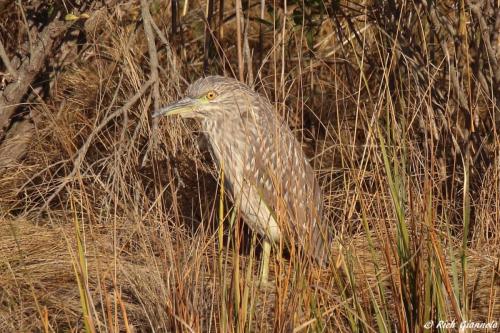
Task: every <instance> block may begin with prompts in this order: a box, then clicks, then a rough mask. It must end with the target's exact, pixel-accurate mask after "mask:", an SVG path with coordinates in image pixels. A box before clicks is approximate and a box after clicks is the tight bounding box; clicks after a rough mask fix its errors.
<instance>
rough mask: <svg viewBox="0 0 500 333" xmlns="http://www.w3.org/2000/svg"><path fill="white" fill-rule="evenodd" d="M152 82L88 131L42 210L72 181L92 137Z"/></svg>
mask: <svg viewBox="0 0 500 333" xmlns="http://www.w3.org/2000/svg"><path fill="white" fill-rule="evenodd" d="M153 82H154V81H153V80H151V79H150V80H149V81H147V82H146V83H144V85H143V86H142V87H141V90H139V91H138V92H137V93H136V94H135V95H134V96H133V97H132V98H131V99H129V101H128V102H127V103H126V104H125V105H124V106H122V107H121V108H119V109H118V110H116V111H115V112H113V113H111V114H110V115H108V116H107V117H106V118H105V119H104V120H103V121H102V122H101V123H100V124H99V125H98V126H97V127H96V128H95V129H94V130H93V131H92V133H90V135H89V137H88V138H87V140H85V143H84V144H83V145H82V146H81V147H80V149H78V151H77V152H76V154H75V156H74V157H73V158H72V159H73V170H71V172H70V174H69V175H68V176H66V177H65V178H63V179H62V180H61V184H59V186H57V188H56V189H55V191H54V193H52V194H51V195H50V197H48V198H47V200H46V201H45V204H44V205H43V207H42V210H44V209H47V207H48V206H49V204H50V203H51V202H52V200H54V198H55V197H56V196H57V195H58V194H59V192H61V190H62V189H63V188H64V187H65V186H66V185H68V183H70V182H71V181H73V178H74V177H75V175H76V174H77V172H78V170H79V169H80V166H81V165H82V162H83V160H84V159H85V156H86V155H87V151H88V150H89V148H90V145H91V144H92V141H94V138H95V137H96V136H97V134H99V132H100V131H101V130H102V129H103V128H104V127H106V126H107V124H108V123H109V122H110V121H111V120H113V119H114V118H116V117H118V116H120V115H121V114H122V113H123V112H125V111H126V110H128V109H130V108H131V107H132V105H134V104H135V103H136V102H137V101H138V100H139V98H141V97H142V95H144V93H145V92H146V91H147V90H148V88H149V87H150V86H151V85H152V84H153Z"/></svg>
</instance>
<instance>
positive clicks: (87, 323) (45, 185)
mask: <svg viewBox="0 0 500 333" xmlns="http://www.w3.org/2000/svg"><path fill="white" fill-rule="evenodd" d="M203 4H204V3H203ZM198 5H200V4H199V3H198V2H195V3H190V2H189V6H190V7H188V13H187V15H186V16H185V17H184V18H183V19H182V22H183V24H184V25H183V27H182V29H183V30H182V31H183V32H182V36H181V33H180V31H177V32H176V33H174V34H173V38H171V40H170V46H165V45H163V46H162V47H161V48H160V46H161V45H162V44H161V40H160V39H158V38H157V46H158V48H159V62H160V66H161V70H160V92H161V94H162V100H161V103H167V102H169V101H172V100H174V99H175V98H178V97H179V96H180V95H181V94H182V91H183V90H184V89H185V88H186V83H187V82H190V81H192V80H194V79H196V78H198V77H199V76H201V75H202V73H203V67H204V62H205V65H207V66H208V72H209V73H219V74H221V73H224V74H226V75H232V74H231V73H235V74H236V75H238V73H239V70H238V66H239V65H240V66H243V71H244V73H245V76H246V79H247V80H248V81H249V83H251V84H253V83H255V87H256V89H257V90H258V91H259V92H261V93H262V94H264V95H266V96H268V97H269V98H270V100H271V101H273V102H274V103H275V105H276V111H277V112H279V113H281V114H282V115H283V116H284V118H285V119H286V120H287V122H288V124H289V125H290V127H291V128H292V130H293V131H294V133H295V134H296V136H297V138H298V139H299V140H301V141H302V142H303V147H304V150H305V151H306V154H307V155H308V157H310V158H311V163H312V164H313V166H314V168H315V170H317V174H318V179H319V180H320V183H321V185H322V188H323V192H324V195H325V207H326V209H325V211H326V212H325V219H328V222H329V223H330V226H331V228H332V229H333V230H335V241H334V243H333V244H332V253H331V260H330V262H331V264H330V266H329V267H326V268H320V267H316V265H314V264H313V263H309V262H307V261H304V260H303V259H301V257H300V256H299V255H298V254H297V252H296V249H294V248H291V249H288V250H287V251H284V252H283V256H281V255H280V254H276V255H275V256H274V257H273V260H272V265H271V286H268V287H261V286H259V285H257V284H256V282H255V281H257V280H258V271H259V270H258V264H259V258H260V245H259V242H260V240H259V239H258V237H254V236H253V235H252V234H251V233H249V232H248V230H246V229H245V228H242V227H241V226H242V223H243V221H242V220H241V219H240V218H239V217H238V213H237V212H234V211H233V210H231V207H232V206H231V203H230V202H229V201H228V200H227V199H226V198H225V197H224V196H223V195H221V193H220V192H221V190H220V186H219V184H220V181H219V179H218V178H219V171H218V170H216V169H215V167H214V166H213V163H212V160H211V158H210V154H209V151H208V147H207V144H206V142H204V140H203V138H202V136H201V135H200V133H199V132H197V126H196V124H195V123H192V122H182V121H178V120H162V121H160V124H159V127H158V128H157V129H153V128H152V126H151V123H150V118H149V117H148V114H150V113H151V111H152V108H153V104H154V100H153V99H154V96H153V95H152V94H151V92H150V90H147V92H146V93H145V94H143V95H142V96H141V98H140V99H139V100H138V101H137V102H136V103H134V104H133V106H132V107H131V108H129V109H127V110H124V111H123V112H122V113H121V114H120V115H118V116H117V117H115V118H114V119H112V120H111V121H109V122H108V123H107V124H106V126H100V125H101V124H102V122H103V120H104V119H106V117H107V116H108V115H109V114H111V113H112V112H114V111H116V110H118V109H119V108H120V107H122V106H123V105H125V104H126V103H127V101H129V100H130V98H131V97H132V96H133V95H134V94H136V93H137V92H138V91H140V89H141V87H142V86H143V84H144V83H145V82H146V81H148V79H149V73H150V67H149V66H150V63H149V59H150V56H149V55H148V46H147V43H146V38H145V37H144V31H143V29H142V23H139V17H138V14H137V13H138V12H139V13H140V10H141V9H140V5H139V4H138V3H136V2H126V3H124V4H122V5H120V6H116V7H112V8H110V9H109V10H107V11H106V10H104V13H103V12H100V13H99V15H97V13H96V15H95V16H92V17H91V18H90V19H89V22H88V27H86V29H87V31H86V32H87V38H88V42H87V44H86V45H85V47H84V48H83V49H82V51H81V53H79V54H76V53H75V54H72V55H71V56H70V57H69V59H71V63H67V64H65V66H64V67H63V70H62V71H61V72H60V73H58V75H57V77H56V78H55V84H53V86H52V90H51V94H50V97H47V99H46V100H44V101H43V102H40V103H39V104H37V105H33V106H32V114H33V119H34V121H35V124H36V135H35V138H36V139H34V140H33V142H32V143H31V145H30V147H29V151H28V152H27V154H26V157H25V158H24V159H23V160H22V161H20V162H19V164H18V165H15V166H12V167H11V168H9V169H8V170H4V171H0V172H1V173H0V212H1V215H0V253H1V257H0V331H2V332H3V331H12V332H17V331H23V332H28V331H46V332H51V331H66V330H71V331H80V330H83V331H86V332H101V331H107V332H118V331H124V332H150V331H157V332H162V331H182V332H216V331H228V332H243V331H247V332H259V331H280V332H281V331H286V332H291V331H293V332H323V331H326V332H329V331H340V332H352V331H366V332H378V331H381V332H392V331H398V332H413V331H420V330H423V324H424V323H425V322H427V321H429V320H445V321H452V320H456V321H458V322H460V321H462V320H472V321H476V322H491V321H493V320H498V319H499V318H500V283H499V281H500V280H499V279H500V276H499V274H500V272H499V270H500V267H499V250H498V249H499V248H500V234H499V230H498V228H499V218H500V208H499V207H500V167H499V165H500V161H499V157H498V152H499V151H500V146H499V143H498V142H500V141H499V140H498V139H499V138H498V133H497V132H496V131H497V129H496V127H495V126H496V125H495V123H494V122H493V123H491V124H490V123H489V122H488V121H487V119H489V118H494V116H493V115H494V112H498V111H499V110H498V108H497V105H495V104H494V103H493V102H492V101H491V99H490V98H489V96H487V94H485V93H484V92H482V91H481V90H480V89H479V88H476V87H475V86H474V87H473V85H469V86H467V85H466V86H464V87H463V89H464V91H465V93H472V91H474V93H476V92H477V97H476V96H475V95H474V99H473V101H472V102H473V103H474V110H476V112H477V114H478V117H481V121H482V122H479V123H480V125H478V126H479V127H478V128H476V131H477V133H479V134H478V135H479V136H480V138H481V135H482V134H484V133H485V132H487V131H488V130H489V131H490V132H489V135H488V136H486V137H483V139H484V140H483V141H482V145H481V146H480V148H481V149H482V153H481V155H475V157H474V158H472V159H469V157H470V155H468V154H472V155H473V152H474V151H477V150H475V149H478V148H479V146H474V147H471V148H470V151H472V153H470V151H466V150H464V151H462V152H461V151H459V150H457V149H459V146H460V144H457V145H454V143H455V142H456V141H457V140H458V141H459V140H460V139H461V138H462V137H461V136H460V135H462V134H461V133H462V132H461V131H462V127H465V126H466V120H464V119H462V117H461V113H460V112H459V111H456V110H459V108H458V107H457V105H456V103H455V101H454V100H453V98H452V97H451V96H452V94H451V93H450V96H445V97H446V98H441V97H442V96H441V97H440V96H438V97H436V91H437V90H439V87H442V86H444V87H446V86H448V90H451V88H450V87H449V85H450V83H449V82H448V80H447V79H446V77H445V76H443V75H441V74H442V71H444V67H443V66H445V63H446V61H445V60H443V55H442V54H441V52H439V50H438V51H436V52H434V53H433V52H430V51H426V52H427V53H426V52H425V51H422V52H423V53H424V54H425V55H426V56H428V58H426V59H427V60H425V59H422V58H418V59H419V60H422V61H423V64H418V66H417V65H415V59H413V58H410V57H409V56H408V54H406V53H404V49H405V47H406V49H408V48H411V47H412V44H410V46H408V45H403V46H402V45H400V44H398V43H396V42H394V44H390V43H391V42H393V39H392V38H390V36H388V32H387V31H389V32H390V29H387V30H384V27H382V25H381V23H380V22H378V24H379V25H378V24H377V23H375V22H373V21H370V22H368V21H369V19H370V17H371V16H370V15H368V14H366V15H365V14H363V13H364V12H363V11H362V10H361V11H359V8H358V9H356V8H357V7H356V6H357V5H355V4H352V3H351V5H352V7H351V8H348V7H345V8H344V10H346V11H347V13H351V12H350V11H352V13H357V14H356V15H357V16H356V20H354V21H352V22H351V23H352V25H349V24H348V22H347V19H345V18H342V17H341V18H340V21H338V23H339V24H340V25H341V26H342V28H343V35H339V31H338V30H337V26H336V23H335V21H334V20H333V19H331V20H324V21H322V22H321V24H318V26H317V31H316V32H315V34H313V35H311V33H310V31H309V30H307V29H308V28H306V25H305V24H300V23H297V22H295V21H294V20H293V19H292V16H290V15H291V14H290V13H291V12H292V11H293V10H294V9H296V8H297V6H298V5H296V4H295V5H291V6H290V7H289V8H286V10H287V13H289V14H288V16H286V19H285V20H284V13H285V8H278V7H276V8H275V12H276V17H277V20H276V21H275V25H274V26H273V20H272V17H270V15H271V14H270V12H268V11H265V15H264V17H263V19H264V20H267V21H268V24H264V25H263V26H262V27H263V29H264V30H263V31H264V34H263V37H264V38H263V43H262V56H261V58H259V54H258V52H257V50H258V45H259V40H260V39H259V32H260V28H261V26H260V25H259V22H262V21H259V20H253V19H252V20H249V21H248V22H249V23H248V24H249V27H248V34H246V35H241V36H239V37H240V38H241V39H242V44H241V45H243V46H244V45H247V44H248V45H249V47H250V49H253V50H254V52H253V53H251V52H247V51H245V50H243V52H242V53H241V54H240V55H239V54H238V52H237V50H236V46H235V45H236V43H234V38H235V37H234V36H235V35H237V29H236V25H235V16H233V15H232V14H233V13H234V8H233V6H232V4H231V5H229V4H227V3H226V6H225V17H226V22H225V23H224V26H223V28H224V29H223V31H220V30H217V29H215V28H214V32H213V33H214V36H216V37H221V39H220V40H219V41H218V43H219V44H217V43H216V44H217V45H216V47H217V49H216V50H213V51H211V53H210V54H211V57H210V59H208V60H205V59H204V57H205V56H206V54H204V53H203V40H204V38H203V34H204V24H203V21H201V20H200V19H199V17H198V16H197V13H199V12H200V11H197V10H195V9H194V8H196V6H198ZM202 8H205V7H202ZM370 8H371V7H370ZM419 8H420V7H419ZM170 9H171V8H170V4H169V3H168V4H164V3H161V4H158V5H157V6H156V5H155V6H154V11H153V16H154V18H155V19H156V22H157V24H158V25H159V26H160V29H165V26H163V24H164V23H163V22H162V21H161V20H160V18H165V17H170V13H171V11H170ZM372 9H373V8H372ZM405 10H411V8H405ZM442 10H443V11H445V10H450V9H449V8H447V7H446V8H445V9H442ZM450 11H451V10H450ZM245 13H246V14H249V16H250V17H259V16H260V7H259V6H251V8H249V9H248V10H247V11H246V12H245ZM374 13H375V12H371V14H374ZM310 15H314V11H313V13H312V14H310ZM374 15H375V14H374ZM139 16H140V14H139ZM315 17H316V19H318V17H319V16H315ZM450 17H452V18H453V12H452V13H451V14H450ZM160 22H162V23H161V24H160ZM216 22H218V21H216ZM283 22H285V25H284V26H285V29H283ZM419 23H420V24H421V26H420V28H419V27H418V26H416V25H415V26H411V27H410V28H409V27H408V26H405V25H404V24H405V22H402V23H401V29H402V30H404V31H406V32H408V31H410V32H415V36H420V35H419V33H422V35H425V36H427V35H426V34H427V33H428V31H429V29H430V28H429V26H427V24H428V23H427V21H425V20H421V21H419ZM245 24H246V23H245ZM214 27H217V25H214ZM405 29H407V30H405ZM412 29H414V30H412ZM419 29H421V30H419ZM355 31H356V33H357V34H358V36H356V33H355ZM166 35H167V36H169V34H168V33H167V34H166ZM311 36H314V38H313V39H312V40H311V38H312V37H311ZM420 37H421V36H420ZM236 38H238V36H236ZM421 38H423V40H424V41H427V39H425V38H426V37H421ZM429 38H430V37H429ZM245 39H246V40H245ZM394 40H396V39H394ZM424 41H420V42H421V43H424ZM415 43H417V42H415ZM430 44H431V43H430V42H429V45H427V47H429V48H430V47H431V46H430ZM169 47H171V48H172V49H171V50H170V51H172V53H170V51H169V50H168V48H169ZM391 48H392V49H391ZM395 49H399V50H401V52H399V51H398V52H391V50H392V51H394V50H395ZM313 51H314V52H313ZM420 51H421V49H420ZM402 54H404V56H403V55H402ZM432 57H434V58H432ZM204 60H205V61H204ZM261 61H262V62H261ZM68 62H69V61H68ZM173 65H175V66H176V68H175V70H174V68H173ZM259 66H260V67H259ZM421 66H426V67H425V68H422V67H421ZM252 77H253V78H254V79H255V80H254V81H251V80H250V78H252ZM474 82H475V81H474ZM439 91H447V89H444V90H439ZM436 103H442V104H439V105H437V104H436ZM488 124H490V125H488ZM488 126H490V127H488ZM97 129H99V131H97ZM89 137H91V138H92V141H91V144H90V146H89V147H88V150H87V151H85V154H84V155H81V153H79V152H80V151H81V147H82V146H83V145H85V142H86V140H88V138H89ZM78 156H82V158H83V159H82V160H81V163H80V164H77V163H76V162H75V161H76V160H77V158H78ZM75 165H76V166H77V167H76V168H75ZM68 175H71V178H67V176H68ZM62 183H63V184H65V186H63V187H61V186H60V184H62ZM59 189H60V191H59V192H57V195H54V193H56V192H55V191H58V190H59ZM52 197H53V198H52ZM49 198H51V199H52V200H51V201H50V202H47V200H48V199H49ZM491 331H493V330H491Z"/></svg>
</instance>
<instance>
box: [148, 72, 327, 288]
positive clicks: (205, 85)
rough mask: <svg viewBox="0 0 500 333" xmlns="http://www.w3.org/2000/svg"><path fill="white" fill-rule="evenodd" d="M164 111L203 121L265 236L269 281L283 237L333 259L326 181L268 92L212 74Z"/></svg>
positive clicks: (264, 272) (246, 214)
mask: <svg viewBox="0 0 500 333" xmlns="http://www.w3.org/2000/svg"><path fill="white" fill-rule="evenodd" d="M161 115H169V116H170V115H180V116H182V117H185V118H196V119H199V120H200V121H201V125H202V130H203V131H204V133H205V134H206V136H207V138H208V141H209V142H210V145H211V148H212V154H213V157H214V159H215V161H216V162H217V164H218V166H219V167H220V168H222V170H223V174H224V178H225V179H224V181H225V187H226V189H227V190H228V194H229V195H230V196H231V197H232V199H233V202H234V203H235V205H236V206H237V207H238V208H239V210H240V212H241V214H242V216H243V218H244V219H245V222H246V223H247V224H248V225H249V226H250V228H251V229H252V230H253V231H254V232H257V233H259V234H260V235H262V236H263V238H264V242H263V257H262V265H261V281H262V282H264V283H265V282H267V276H268V270H269V256H270V251H271V243H279V241H280V239H282V240H284V241H285V243H287V244H289V245H292V246H293V244H296V245H298V246H299V248H301V249H302V251H304V252H305V253H306V254H307V255H308V256H309V257H312V258H314V259H316V260H317V261H318V262H320V263H325V262H327V260H328V248H329V243H330V232H329V230H328V226H327V225H326V223H324V221H323V219H322V216H321V215H322V207H323V203H322V195H321V190H320V187H319V186H318V183H317V181H316V178H315V176H314V171H313V169H312V168H311V166H310V165H309V163H308V161H307V159H306V157H305V155H304V153H303V151H302V149H301V145H300V143H299V142H298V141H297V140H296V139H295V137H294V136H293V134H292V132H291V131H290V128H289V127H288V126H287V124H286V123H284V122H283V120H282V119H281V118H280V117H279V116H278V114H277V113H276V112H275V111H274V108H273V106H272V105H271V103H270V102H269V101H268V99H267V98H265V97H263V96H261V95H259V94H258V93H256V92H254V91H253V90H251V89H250V88H249V87H248V86H246V85H245V84H243V83H241V82H239V81H237V80H234V79H231V78H226V77H222V76H209V77H206V78H202V79H199V80H197V81H196V82H194V83H193V84H191V85H190V86H189V88H188V90H187V93H186V97H184V98H183V99H181V100H179V101H177V102H175V103H173V104H170V105H168V106H166V107H164V108H162V109H160V110H158V111H156V112H155V114H154V115H153V117H158V116H161Z"/></svg>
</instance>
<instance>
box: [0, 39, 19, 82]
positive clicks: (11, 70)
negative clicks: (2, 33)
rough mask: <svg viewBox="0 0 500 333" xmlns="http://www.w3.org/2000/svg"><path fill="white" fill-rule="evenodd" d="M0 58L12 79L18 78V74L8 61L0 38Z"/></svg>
mask: <svg viewBox="0 0 500 333" xmlns="http://www.w3.org/2000/svg"><path fill="white" fill-rule="evenodd" d="M0 58H2V61H3V63H4V64H5V68H7V71H8V72H9V73H10V74H11V75H12V76H13V77H14V79H16V80H17V79H18V75H17V72H16V70H15V69H14V67H12V64H11V62H10V59H9V57H8V56H7V53H6V52H5V49H4V47H3V43H2V41H1V40H0Z"/></svg>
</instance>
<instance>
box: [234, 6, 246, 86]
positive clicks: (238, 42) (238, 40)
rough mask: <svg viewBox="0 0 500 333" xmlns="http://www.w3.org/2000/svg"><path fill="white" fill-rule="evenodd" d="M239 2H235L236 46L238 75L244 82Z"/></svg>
mask: <svg viewBox="0 0 500 333" xmlns="http://www.w3.org/2000/svg"><path fill="white" fill-rule="evenodd" d="M241 44H242V43H241V0H236V45H237V49H238V74H239V79H240V81H241V82H244V80H245V75H244V66H245V65H244V63H243V47H242V45H241Z"/></svg>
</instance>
